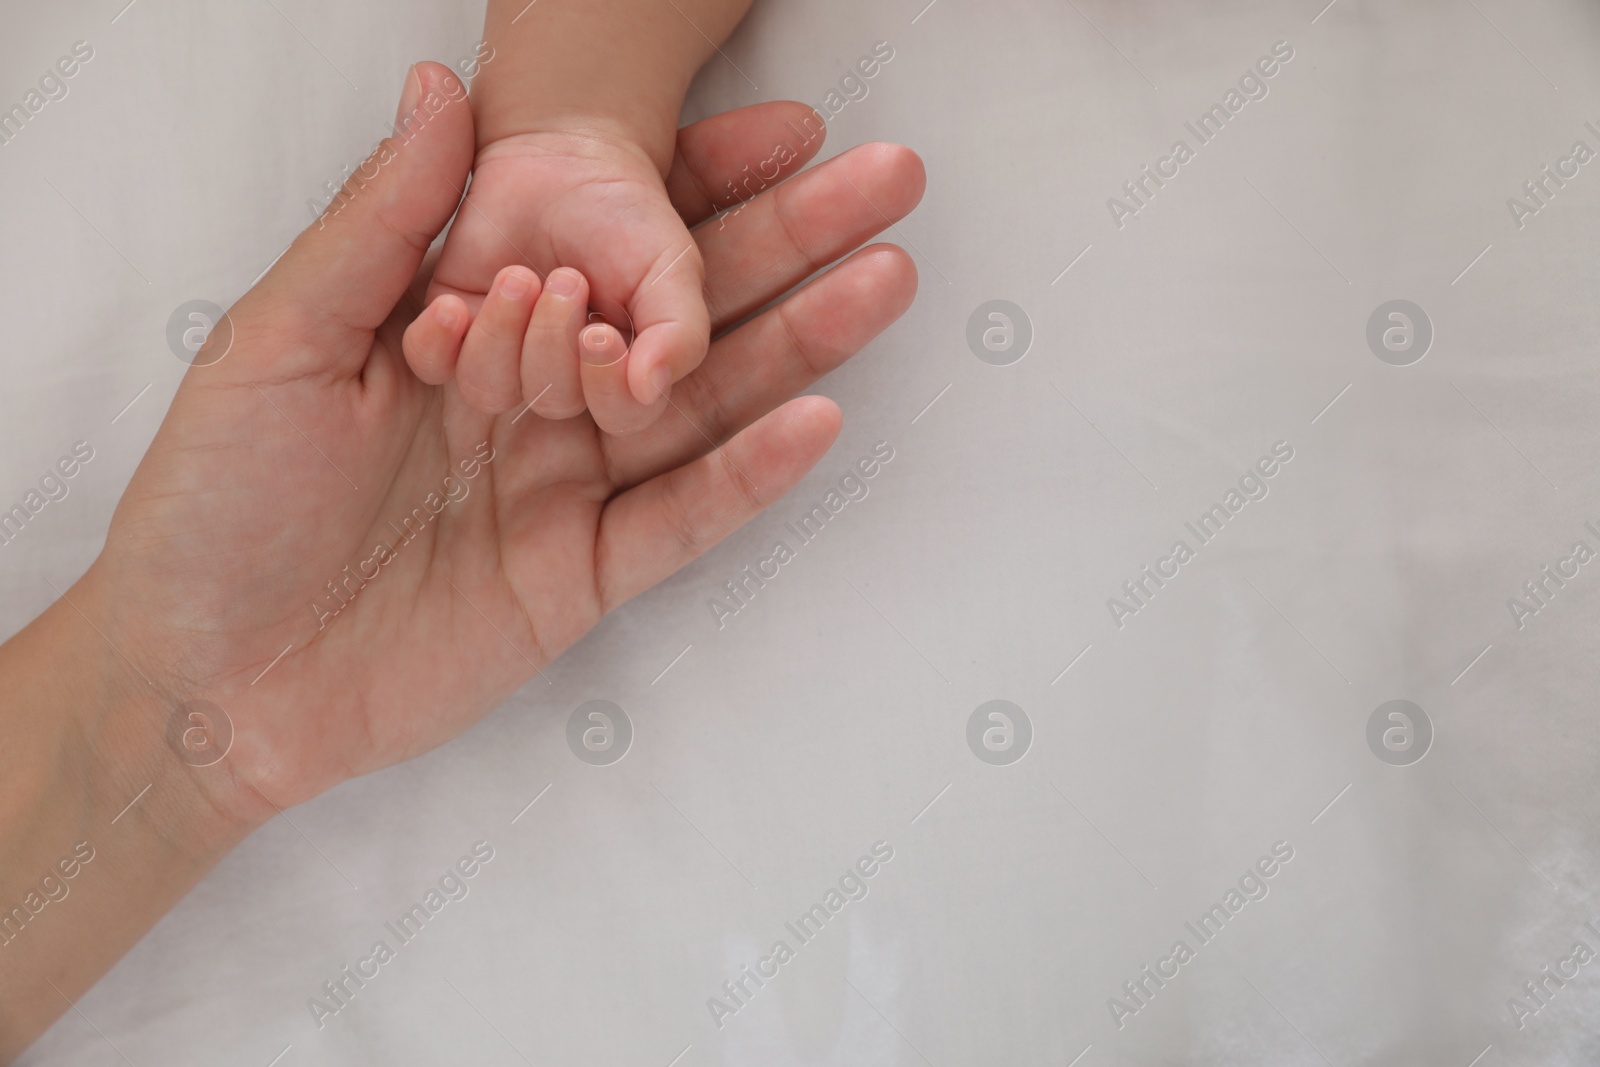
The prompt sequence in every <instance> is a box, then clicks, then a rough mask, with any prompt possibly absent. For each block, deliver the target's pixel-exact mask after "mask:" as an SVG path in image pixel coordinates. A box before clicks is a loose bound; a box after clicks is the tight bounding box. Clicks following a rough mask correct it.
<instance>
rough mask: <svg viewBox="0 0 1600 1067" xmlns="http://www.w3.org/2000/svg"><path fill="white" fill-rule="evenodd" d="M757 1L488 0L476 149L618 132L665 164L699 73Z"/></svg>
mask: <svg viewBox="0 0 1600 1067" xmlns="http://www.w3.org/2000/svg"><path fill="white" fill-rule="evenodd" d="M750 3H751V0H582V2H581V3H562V2H559V0H535V2H533V3H531V4H530V3H529V2H528V0H489V8H488V15H487V17H486V19H485V23H484V37H485V39H486V41H487V42H488V44H489V45H490V46H491V47H492V48H493V49H494V53H493V55H494V58H493V60H492V61H490V62H488V63H486V64H484V66H483V68H482V72H481V73H480V74H479V76H478V80H477V82H476V83H475V85H474V86H473V109H474V112H475V114H476V115H477V120H478V143H479V145H484V144H487V143H490V142H492V141H496V140H499V139H501V138H503V137H506V136H510V135H513V134H518V133H529V132H536V131H541V130H548V129H577V130H582V129H585V128H591V127H592V128H596V129H597V130H598V131H599V132H608V133H609V132H620V133H622V134H624V135H626V136H628V137H630V138H632V139H633V140H635V141H636V142H637V143H638V144H640V145H641V146H643V147H644V148H645V150H646V151H647V152H649V153H650V155H651V158H653V159H654V160H655V161H656V162H657V163H658V164H659V165H660V166H661V168H662V170H663V171H665V170H666V168H667V166H668V165H669V164H670V163H671V161H672V150H673V143H674V134H675V131H676V129H677V123H678V112H679V109H680V107H681V106H682V103H683V96H684V93H685V92H687V91H688V87H689V81H690V79H691V78H693V77H694V73H695V71H696V70H698V69H699V68H700V65H701V64H702V63H704V62H705V61H706V59H707V58H709V57H710V56H711V55H712V54H713V53H714V52H715V50H716V47H717V46H718V45H720V44H721V43H722V41H724V40H725V39H726V38H727V36H728V34H730V33H732V32H733V28H734V27H735V26H737V25H738V23H739V20H740V19H742V18H743V17H744V14H745V12H746V11H747V10H749V7H750Z"/></svg>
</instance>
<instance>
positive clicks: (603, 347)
mask: <svg viewBox="0 0 1600 1067" xmlns="http://www.w3.org/2000/svg"><path fill="white" fill-rule="evenodd" d="M610 338H611V333H610V330H606V326H605V323H598V325H594V326H586V328H584V331H582V333H579V334H578V341H579V344H582V349H584V350H582V357H584V363H589V365H590V366H610V365H611V363H614V362H616V357H613V355H611V352H610Z"/></svg>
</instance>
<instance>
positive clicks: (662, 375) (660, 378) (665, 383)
mask: <svg viewBox="0 0 1600 1067" xmlns="http://www.w3.org/2000/svg"><path fill="white" fill-rule="evenodd" d="M645 383H646V384H647V385H648V386H649V387H650V390H649V391H650V400H651V402H652V403H654V402H655V399H656V397H661V396H666V395H667V390H668V389H671V388H672V368H671V367H669V366H667V365H666V364H665V363H657V364H656V365H655V366H654V367H652V368H650V373H649V374H648V375H647V376H646V377H645Z"/></svg>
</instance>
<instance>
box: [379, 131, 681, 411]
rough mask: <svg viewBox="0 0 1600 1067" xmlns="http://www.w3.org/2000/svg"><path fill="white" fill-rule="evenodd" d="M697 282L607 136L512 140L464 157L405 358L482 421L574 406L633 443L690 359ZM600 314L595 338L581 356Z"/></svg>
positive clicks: (624, 143) (667, 222) (676, 235)
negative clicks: (456, 208)
mask: <svg viewBox="0 0 1600 1067" xmlns="http://www.w3.org/2000/svg"><path fill="white" fill-rule="evenodd" d="M540 274H543V275H545V280H544V284H543V286H542V288H541V285H540V282H539V278H538V275H540ZM704 287H705V266H704V263H703V262H702V260H701V256H700V250H699V248H698V246H697V245H696V243H695V241H694V240H693V238H692V237H691V236H690V234H689V230H688V227H687V226H685V225H684V222H683V220H682V218H681V217H680V216H679V215H678V212H677V211H676V210H674V208H673V205H672V201H671V200H670V199H669V197H668V193H667V187H666V182H665V180H664V179H663V177H662V174H661V172H660V170H658V168H657V166H656V164H655V163H654V162H653V161H652V160H651V158H650V156H649V155H648V154H647V153H646V152H645V151H644V149H642V148H641V147H639V146H638V145H636V144H633V143H631V142H630V141H629V140H628V139H627V138H626V137H624V136H622V135H620V134H617V133H614V132H600V131H572V130H563V131H559V132H537V133H519V134H514V135H510V136H507V137H505V138H502V139H500V140H498V141H494V142H491V143H490V144H487V145H485V146H483V147H482V148H481V149H480V150H479V152H478V157H477V162H476V164H475V170H474V172H473V180H472V186H471V188H470V189H469V190H468V193H467V198H466V202H465V203H464V204H463V205H462V208H461V210H460V212H459V214H458V215H457V217H456V220H455V224H454V226H453V227H452V229H451V232H450V235H449V238H448V239H447V241H446V243H445V247H444V251H443V254H442V255H441V257H440V259H439V263H438V266H437V268H436V270H435V273H434V276H433V281H432V284H431V286H430V287H429V290H428V298H429V301H430V307H429V309H428V311H427V313H426V314H425V315H424V317H423V318H422V319H421V320H419V322H418V325H417V326H416V327H415V328H414V329H415V335H414V340H415V345H413V344H412V343H411V342H412V340H413V338H409V337H408V344H407V353H406V354H407V359H408V362H410V363H411V366H412V368H413V370H414V371H415V372H416V373H417V374H418V376H419V377H422V378H423V379H424V380H425V381H430V382H443V381H444V380H446V379H448V378H449V377H450V376H451V374H452V373H453V374H454V377H455V380H456V382H457V384H458V385H459V387H460V389H461V392H462V395H463V397H464V398H466V399H467V401H468V402H469V403H471V404H472V405H473V406H474V407H476V408H478V409H479V410H482V411H484V412H485V413H488V414H499V413H501V412H504V411H508V410H510V409H511V408H513V407H516V406H517V405H518V404H527V405H531V407H532V410H533V412H534V413H535V414H537V415H541V416H544V417H546V418H554V419H561V418H568V417H571V416H573V415H576V414H578V413H579V412H582V411H584V410H588V411H589V412H590V413H591V414H592V415H593V417H594V419H595V422H596V423H597V425H599V427H600V428H601V429H602V430H604V431H606V432H610V433H632V432H636V431H638V430H641V429H643V428H644V427H646V426H648V425H649V424H650V423H652V422H653V421H655V419H656V418H657V417H658V416H659V415H660V414H661V412H662V411H663V410H665V408H666V406H667V403H668V396H669V394H670V392H671V389H672V384H673V383H674V382H676V381H680V380H682V379H683V378H684V377H685V376H687V375H688V374H689V373H690V372H692V371H693V370H694V369H695V368H696V367H698V366H699V365H700V362H701V360H703V359H704V358H705V355H706V351H707V346H708V344H709V342H710V333H711V319H710V313H709V311H708V310H707V307H706V299H705V293H704ZM591 308H592V309H593V312H591V310H590V309H591ZM474 313H475V314H474ZM602 318H603V320H604V321H605V322H606V323H609V324H610V328H597V329H595V330H593V331H590V332H588V333H586V334H585V336H586V337H588V338H589V339H591V340H594V341H596V342H597V346H596V347H595V348H594V349H587V348H581V347H580V344H579V335H580V333H583V332H584V331H585V328H586V326H587V324H589V323H590V321H591V319H593V320H595V321H596V322H597V323H598V321H599V320H600V319H602Z"/></svg>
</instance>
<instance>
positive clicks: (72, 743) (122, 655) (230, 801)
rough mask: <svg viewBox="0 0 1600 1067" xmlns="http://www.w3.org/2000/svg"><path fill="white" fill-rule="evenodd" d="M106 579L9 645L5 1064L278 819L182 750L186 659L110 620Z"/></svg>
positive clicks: (3, 670)
mask: <svg viewBox="0 0 1600 1067" xmlns="http://www.w3.org/2000/svg"><path fill="white" fill-rule="evenodd" d="M94 574H95V572H94V570H93V569H91V571H90V572H89V574H87V575H85V576H84V578H83V579H81V580H80V581H79V582H77V583H76V584H75V585H74V586H73V587H72V588H71V589H69V590H67V592H66V593H65V595H64V597H63V598H62V599H61V600H58V601H57V602H56V603H55V604H54V605H52V606H51V607H50V608H49V609H48V610H47V611H46V612H45V613H44V614H43V615H41V616H39V618H37V619H35V620H34V621H33V622H32V623H31V624H29V626H28V627H27V628H26V629H24V630H23V631H22V632H21V633H19V634H17V635H16V636H15V637H14V638H12V639H11V640H10V641H8V642H7V643H6V644H5V645H3V646H0V694H4V695H3V696H0V752H3V753H5V754H6V755H8V757H9V758H7V759H6V765H5V767H4V772H3V773H0V1064H3V1063H9V1062H11V1060H12V1059H14V1058H15V1057H16V1056H17V1055H19V1054H20V1053H21V1052H22V1050H23V1049H25V1048H26V1047H27V1046H28V1045H29V1044H30V1043H31V1042H32V1041H33V1039H34V1038H36V1037H37V1036H38V1035H39V1034H40V1033H42V1032H43V1031H44V1030H45V1029H46V1028H47V1027H48V1026H49V1025H50V1023H51V1022H52V1021H53V1020H54V1019H55V1018H56V1017H57V1016H59V1015H61V1014H62V1013H64V1012H66V1011H69V1010H71V1004H72V1003H75V1002H76V1001H77V999H78V998H79V997H80V996H81V995H82V994H83V993H84V992H85V991H86V990H87V989H88V988H89V987H90V986H91V985H93V984H94V982H95V981H96V980H97V979H98V978H99V977H100V976H101V975H102V974H103V973H104V972H105V971H107V970H109V969H110V967H111V965H112V964H113V963H115V962H116V960H117V959H118V958H119V957H121V956H122V955H123V954H124V953H126V952H127V951H128V950H129V949H130V948H132V947H133V945H134V944H135V943H136V942H137V941H138V940H139V939H140V938H141V937H142V936H143V935H144V934H145V932H146V931H148V930H149V929H150V928H151V927H152V926H154V925H155V923H156V921H157V920H158V919H160V918H161V916H162V915H163V914H164V913H166V912H167V911H168V910H169V909H170V908H171V907H172V906H173V905H175V904H176V903H177V902H178V901H179V900H180V899H181V898H182V897H183V896H184V894H185V893H187V892H188V890H189V889H190V888H191V887H192V886H193V885H194V884H195V883H197V882H198V881H199V880H200V879H201V877H203V876H204V875H205V873H206V872H207V871H209V870H210V869H211V868H212V867H213V866H215V865H216V863H217V862H218V861H219V860H220V859H222V857H223V856H225V855H226V854H227V853H228V852H229V851H230V850H231V849H232V848H233V847H234V846H236V845H237V844H238V843H239V842H240V841H242V840H243V839H244V838H245V837H246V836H247V835H248V834H249V833H250V832H251V831H252V830H253V829H254V828H255V827H256V826H257V825H259V824H260V823H261V822H262V821H264V818H263V815H262V813H261V812H260V810H259V809H260V808H261V807H266V806H265V805H260V804H259V802H258V803H257V804H255V805H252V804H248V803H242V802H240V801H239V800H238V799H237V794H238V793H239V791H240V789H241V786H240V785H239V784H238V783H237V782H236V781H235V780H234V779H233V775H232V772H231V769H230V768H228V767H227V760H226V759H224V760H222V761H220V762H219V763H217V764H215V765H213V766H210V767H193V766H190V764H189V763H188V762H186V761H185V760H184V759H183V758H181V757H180V755H179V753H178V751H177V750H176V749H175V748H174V747H173V746H172V745H171V743H170V742H169V740H168V737H169V732H170V722H169V721H168V720H169V719H170V716H171V715H172V712H173V709H174V708H175V707H177V706H178V705H179V704H181V703H182V701H183V700H184V699H185V697H184V695H183V693H182V690H183V686H182V685H181V684H174V681H173V676H172V673H171V671H170V670H169V669H168V668H166V667H164V666H163V664H165V663H170V662H173V661H174V660H175V657H172V656H170V655H168V654H163V653H162V651H161V650H157V649H154V648H151V647H148V646H146V645H145V644H144V643H142V642H141V639H140V635H138V634H133V633H126V632H124V631H121V630H119V629H118V628H117V627H116V626H115V625H113V624H112V623H111V620H112V619H113V618H115V617H116V616H117V614H118V613H116V612H114V611H107V610H106V607H105V605H104V603H103V601H102V597H101V595H100V591H99V587H98V583H97V582H96V579H95V577H94ZM267 810H268V812H270V808H268V809H267ZM85 856H88V857H89V858H88V859H87V860H85V859H84V857H85ZM69 872H70V876H69Z"/></svg>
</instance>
